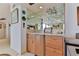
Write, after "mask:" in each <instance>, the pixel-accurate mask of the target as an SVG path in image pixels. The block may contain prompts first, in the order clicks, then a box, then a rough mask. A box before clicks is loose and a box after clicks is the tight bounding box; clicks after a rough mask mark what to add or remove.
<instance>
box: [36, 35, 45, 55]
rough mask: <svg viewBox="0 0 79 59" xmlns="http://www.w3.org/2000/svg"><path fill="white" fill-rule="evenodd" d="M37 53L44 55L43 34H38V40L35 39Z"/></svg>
mask: <svg viewBox="0 0 79 59" xmlns="http://www.w3.org/2000/svg"><path fill="white" fill-rule="evenodd" d="M35 54H36V55H39V56H42V55H44V39H43V35H42V36H41V35H36V40H35Z"/></svg>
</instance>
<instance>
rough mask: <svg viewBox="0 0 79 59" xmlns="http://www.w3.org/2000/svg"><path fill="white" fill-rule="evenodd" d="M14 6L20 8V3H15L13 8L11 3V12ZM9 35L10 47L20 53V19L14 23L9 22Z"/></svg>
mask: <svg viewBox="0 0 79 59" xmlns="http://www.w3.org/2000/svg"><path fill="white" fill-rule="evenodd" d="M16 8H18V9H20V5H19V4H16V6H15V8H12V5H11V12H12V11H13V10H14V9H16ZM19 13H20V11H19ZM19 19H20V17H19ZM10 36H11V38H10V39H11V40H10V47H11V48H12V49H13V50H15V51H16V52H17V53H19V54H21V20H19V22H18V23H16V24H11V28H10Z"/></svg>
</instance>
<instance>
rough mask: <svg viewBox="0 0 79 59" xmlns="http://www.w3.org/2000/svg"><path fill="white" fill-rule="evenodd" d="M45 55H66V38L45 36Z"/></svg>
mask: <svg viewBox="0 0 79 59" xmlns="http://www.w3.org/2000/svg"><path fill="white" fill-rule="evenodd" d="M45 55H47V56H63V55H64V38H63V37H60V36H52V35H46V36H45Z"/></svg>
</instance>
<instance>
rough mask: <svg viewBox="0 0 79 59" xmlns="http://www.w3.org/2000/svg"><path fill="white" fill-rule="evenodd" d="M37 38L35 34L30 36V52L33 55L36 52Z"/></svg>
mask: <svg viewBox="0 0 79 59" xmlns="http://www.w3.org/2000/svg"><path fill="white" fill-rule="evenodd" d="M34 40H35V36H34V35H33V34H28V51H29V52H31V53H34V52H35V43H34V42H35V41H34Z"/></svg>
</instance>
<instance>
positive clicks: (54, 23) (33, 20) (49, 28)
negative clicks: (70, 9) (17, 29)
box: [27, 3, 65, 33]
mask: <svg viewBox="0 0 79 59" xmlns="http://www.w3.org/2000/svg"><path fill="white" fill-rule="evenodd" d="M32 7H34V8H36V9H34V10H33V9H32V10H31V8H32ZM64 8H65V4H63V3H54V4H53V3H50V4H49V3H43V4H36V5H35V6H31V7H28V9H27V11H28V15H27V25H30V26H31V27H33V28H34V29H35V31H44V32H52V33H55V32H56V33H64ZM35 10H36V11H35ZM41 19H42V20H41Z"/></svg>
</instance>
